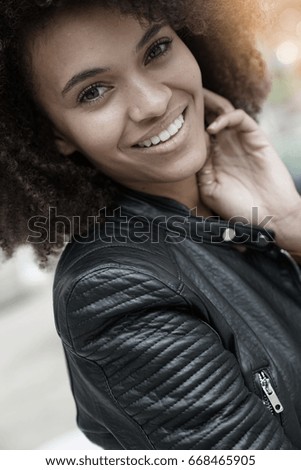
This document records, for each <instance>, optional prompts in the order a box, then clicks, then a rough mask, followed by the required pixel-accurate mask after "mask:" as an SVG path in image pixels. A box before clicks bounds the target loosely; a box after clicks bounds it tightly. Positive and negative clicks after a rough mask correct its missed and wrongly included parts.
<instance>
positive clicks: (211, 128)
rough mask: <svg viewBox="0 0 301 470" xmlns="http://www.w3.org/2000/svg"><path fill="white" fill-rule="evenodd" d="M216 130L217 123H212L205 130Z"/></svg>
mask: <svg viewBox="0 0 301 470" xmlns="http://www.w3.org/2000/svg"><path fill="white" fill-rule="evenodd" d="M216 128H217V122H215V121H214V122H212V123H211V124H210V125H209V126H208V127H207V130H208V131H214V130H215V129H216Z"/></svg>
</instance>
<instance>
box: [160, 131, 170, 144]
mask: <svg viewBox="0 0 301 470" xmlns="http://www.w3.org/2000/svg"><path fill="white" fill-rule="evenodd" d="M159 137H160V140H161V142H166V141H167V140H168V139H170V133H169V132H168V131H162V132H160V134H159Z"/></svg>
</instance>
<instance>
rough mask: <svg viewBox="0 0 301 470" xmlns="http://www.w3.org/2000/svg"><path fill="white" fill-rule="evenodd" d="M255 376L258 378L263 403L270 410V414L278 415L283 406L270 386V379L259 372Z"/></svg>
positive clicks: (264, 373)
mask: <svg viewBox="0 0 301 470" xmlns="http://www.w3.org/2000/svg"><path fill="white" fill-rule="evenodd" d="M256 375H257V376H258V378H259V383H260V387H261V389H262V390H263V393H264V395H263V400H262V401H263V403H264V404H265V406H266V407H267V408H268V409H269V410H270V412H271V413H272V414H275V413H276V414H279V413H282V411H283V406H282V404H281V402H280V400H279V398H278V396H277V394H276V392H275V390H274V388H273V386H272V383H271V379H270V378H269V376H268V374H267V373H266V372H265V371H264V370H261V371H260V372H257V373H256Z"/></svg>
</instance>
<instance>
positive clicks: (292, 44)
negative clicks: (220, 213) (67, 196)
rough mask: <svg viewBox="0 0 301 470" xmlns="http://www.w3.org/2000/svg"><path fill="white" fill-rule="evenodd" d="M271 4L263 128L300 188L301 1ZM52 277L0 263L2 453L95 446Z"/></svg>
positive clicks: (16, 261) (27, 254)
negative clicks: (58, 320)
mask: <svg viewBox="0 0 301 470" xmlns="http://www.w3.org/2000/svg"><path fill="white" fill-rule="evenodd" d="M242 1H243V0H242ZM264 1H265V3H266V4H268V5H269V4H270V3H271V2H272V0H264ZM273 4H274V12H273V15H274V19H273V25H272V26H271V28H270V30H269V31H268V32H267V34H266V36H265V37H263V38H262V39H261V42H260V47H261V49H262V51H263V54H264V56H265V58H266V60H267V62H268V65H269V69H270V70H271V73H272V78H273V87H272V91H271V93H270V96H269V99H268V102H267V103H266V105H265V109H264V112H263V114H262V116H261V124H262V126H263V127H264V129H265V132H266V133H267V134H268V136H269V139H270V141H271V142H272V143H273V144H274V146H275V147H276V149H277V150H278V152H279V154H280V156H282V158H283V159H284V161H285V162H286V164H287V166H288V168H289V170H290V171H291V172H292V174H293V175H294V177H295V178H297V179H298V178H300V181H301V0H277V2H273ZM0 261H1V260H0ZM52 278H53V274H52V273H44V272H41V271H39V270H38V268H37V267H36V266H35V264H34V262H33V260H32V255H31V251H30V248H22V249H21V250H20V251H19V252H18V253H17V254H16V256H15V257H14V258H13V259H12V260H10V261H9V262H6V263H3V261H2V262H0V383H1V387H0V449H82V450H84V449H91V448H93V447H94V446H93V445H92V444H90V443H89V442H88V441H87V440H86V439H85V438H84V437H83V436H82V435H81V434H80V433H79V431H77V430H76V426H75V408H74V405H73V400H72V398H71V392H70V388H69V383H68V378H67V373H66V369H65V362H64V356H63V353H62V348H61V344H60V341H59V339H58V337H57V335H56V332H55V328H54V322H53V315H52V299H51V288H52Z"/></svg>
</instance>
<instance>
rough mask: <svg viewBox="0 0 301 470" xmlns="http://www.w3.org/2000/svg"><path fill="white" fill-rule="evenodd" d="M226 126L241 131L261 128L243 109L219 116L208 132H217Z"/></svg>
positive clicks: (208, 128)
mask: <svg viewBox="0 0 301 470" xmlns="http://www.w3.org/2000/svg"><path fill="white" fill-rule="evenodd" d="M225 128H237V130H238V131H239V132H253V131H257V130H258V129H259V126H258V124H257V123H256V122H255V121H254V120H253V119H252V118H251V117H250V116H249V115H248V114H247V113H246V112H245V111H243V110H242V109H235V110H234V111H232V112H230V113H227V114H222V115H221V116H218V117H217V118H216V119H215V121H214V122H212V123H211V124H210V125H209V126H208V127H207V129H206V130H207V132H209V133H210V134H217V133H218V132H220V131H221V130H223V129H225Z"/></svg>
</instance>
